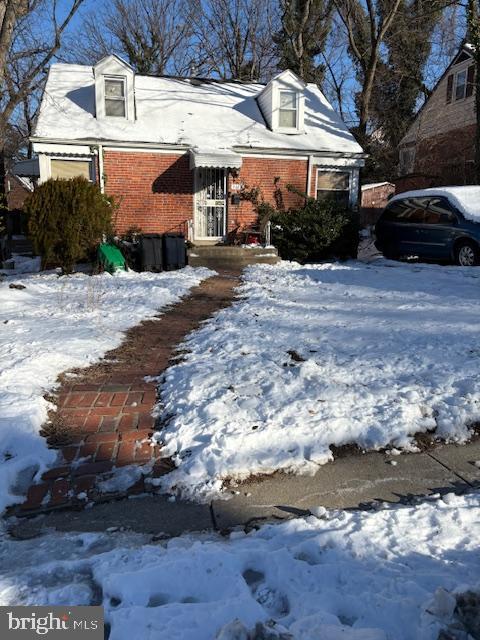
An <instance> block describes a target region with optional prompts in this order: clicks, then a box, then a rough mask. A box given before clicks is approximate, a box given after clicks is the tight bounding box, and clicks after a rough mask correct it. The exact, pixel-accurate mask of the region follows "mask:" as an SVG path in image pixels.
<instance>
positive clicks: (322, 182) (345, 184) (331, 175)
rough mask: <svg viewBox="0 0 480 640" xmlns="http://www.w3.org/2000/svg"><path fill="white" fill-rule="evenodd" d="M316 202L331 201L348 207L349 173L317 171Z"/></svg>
mask: <svg viewBox="0 0 480 640" xmlns="http://www.w3.org/2000/svg"><path fill="white" fill-rule="evenodd" d="M317 200H320V201H325V200H333V201H334V202H336V203H337V204H339V205H342V206H345V207H348V205H349V203H350V173H349V172H348V171H321V170H320V171H319V172H318V174H317Z"/></svg>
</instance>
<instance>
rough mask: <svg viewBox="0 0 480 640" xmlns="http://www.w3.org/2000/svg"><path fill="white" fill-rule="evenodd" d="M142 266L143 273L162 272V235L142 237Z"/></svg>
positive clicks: (151, 234) (152, 234)
mask: <svg viewBox="0 0 480 640" xmlns="http://www.w3.org/2000/svg"><path fill="white" fill-rule="evenodd" d="M140 264H141V268H142V271H162V269H163V241H162V235H161V234H160V233H148V234H143V235H141V236H140Z"/></svg>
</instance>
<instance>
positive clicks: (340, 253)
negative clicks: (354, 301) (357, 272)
mask: <svg viewBox="0 0 480 640" xmlns="http://www.w3.org/2000/svg"><path fill="white" fill-rule="evenodd" d="M270 221H271V223H272V243H273V244H274V245H275V246H276V247H277V248H278V252H279V254H280V256H281V257H282V258H283V259H284V260H295V261H297V262H300V263H305V262H317V261H319V260H326V259H328V258H340V259H347V258H356V256H357V250H358V232H359V225H358V220H357V216H356V215H355V214H354V213H352V212H350V211H348V210H346V209H345V207H342V206H339V205H338V204H337V203H335V202H334V201H317V200H315V199H314V198H307V199H306V203H305V206H304V207H303V208H302V209H294V210H292V209H290V210H289V211H282V212H276V213H274V214H273V215H271V217H270Z"/></svg>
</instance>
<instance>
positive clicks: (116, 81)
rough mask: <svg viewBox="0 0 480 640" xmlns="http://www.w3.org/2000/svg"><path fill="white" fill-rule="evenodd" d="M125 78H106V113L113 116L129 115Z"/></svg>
mask: <svg viewBox="0 0 480 640" xmlns="http://www.w3.org/2000/svg"><path fill="white" fill-rule="evenodd" d="M125 84H126V83H125V78H105V115H106V116H110V117H113V118H125V117H126V116H127V105H126V92H125Z"/></svg>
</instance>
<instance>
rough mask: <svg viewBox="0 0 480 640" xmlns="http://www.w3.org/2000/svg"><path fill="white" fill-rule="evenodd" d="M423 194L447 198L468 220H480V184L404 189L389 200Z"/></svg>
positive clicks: (422, 195) (423, 195) (417, 196)
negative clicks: (403, 191)
mask: <svg viewBox="0 0 480 640" xmlns="http://www.w3.org/2000/svg"><path fill="white" fill-rule="evenodd" d="M425 196H440V197H445V198H448V200H449V201H450V202H451V203H452V204H453V205H454V206H455V207H456V208H457V209H458V210H459V211H460V212H461V213H462V214H463V215H464V217H465V218H467V219H468V220H473V221H474V222H480V186H471V187H438V188H433V189H419V190H417V191H406V192H405V193H399V194H398V195H396V196H394V197H393V198H392V199H391V200H390V202H395V201H396V200H399V199H401V198H422V197H425Z"/></svg>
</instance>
